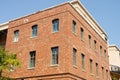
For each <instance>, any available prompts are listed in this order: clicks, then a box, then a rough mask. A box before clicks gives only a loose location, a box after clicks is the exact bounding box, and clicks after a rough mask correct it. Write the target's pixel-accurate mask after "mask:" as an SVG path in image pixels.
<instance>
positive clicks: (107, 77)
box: [106, 70, 108, 80]
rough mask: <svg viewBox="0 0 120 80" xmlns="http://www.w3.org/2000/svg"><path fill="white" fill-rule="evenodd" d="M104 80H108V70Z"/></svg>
mask: <svg viewBox="0 0 120 80" xmlns="http://www.w3.org/2000/svg"><path fill="white" fill-rule="evenodd" d="M106 80H108V70H106Z"/></svg>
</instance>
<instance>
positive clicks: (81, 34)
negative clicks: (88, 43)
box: [80, 28, 84, 40]
mask: <svg viewBox="0 0 120 80" xmlns="http://www.w3.org/2000/svg"><path fill="white" fill-rule="evenodd" d="M80 38H81V40H83V39H84V30H83V28H80Z"/></svg>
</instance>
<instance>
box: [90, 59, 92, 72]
mask: <svg viewBox="0 0 120 80" xmlns="http://www.w3.org/2000/svg"><path fill="white" fill-rule="evenodd" d="M90 73H92V60H91V59H90Z"/></svg>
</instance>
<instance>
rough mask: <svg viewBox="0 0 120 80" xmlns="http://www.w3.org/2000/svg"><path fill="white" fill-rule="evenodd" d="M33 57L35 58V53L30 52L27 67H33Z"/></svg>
mask: <svg viewBox="0 0 120 80" xmlns="http://www.w3.org/2000/svg"><path fill="white" fill-rule="evenodd" d="M35 56H36V51H31V52H30V62H29V67H30V68H31V67H35Z"/></svg>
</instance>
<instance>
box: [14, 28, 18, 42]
mask: <svg viewBox="0 0 120 80" xmlns="http://www.w3.org/2000/svg"><path fill="white" fill-rule="evenodd" d="M18 39H19V30H16V31H14V42H17V41H18Z"/></svg>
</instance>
